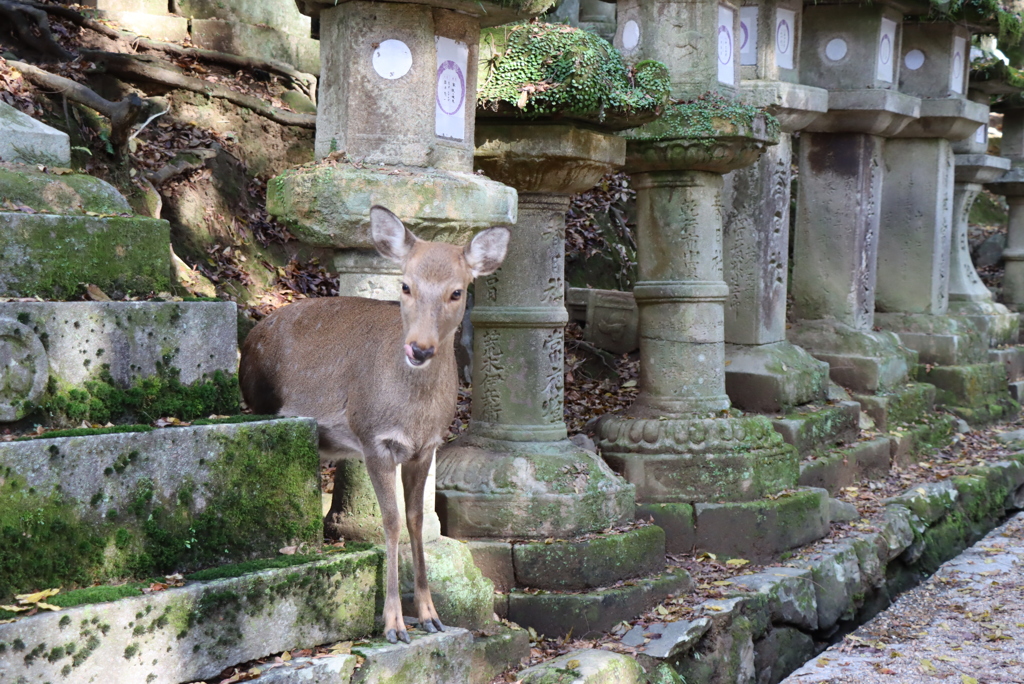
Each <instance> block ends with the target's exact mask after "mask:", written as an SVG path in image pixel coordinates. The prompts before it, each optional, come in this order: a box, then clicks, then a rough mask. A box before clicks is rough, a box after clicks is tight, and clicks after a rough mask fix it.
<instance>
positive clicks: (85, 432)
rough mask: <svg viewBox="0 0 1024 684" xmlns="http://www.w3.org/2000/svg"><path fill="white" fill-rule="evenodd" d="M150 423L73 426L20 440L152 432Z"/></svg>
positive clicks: (20, 439) (19, 439) (20, 438)
mask: <svg viewBox="0 0 1024 684" xmlns="http://www.w3.org/2000/svg"><path fill="white" fill-rule="evenodd" d="M152 431H153V428H152V427H150V426H149V425H115V426H114V427H102V428H73V429H71V430H52V431H50V432H44V433H43V434H41V435H28V436H27V437H19V438H18V441H22V440H26V439H56V438H57V437H91V436H94V435H112V434H117V433H120V432H152Z"/></svg>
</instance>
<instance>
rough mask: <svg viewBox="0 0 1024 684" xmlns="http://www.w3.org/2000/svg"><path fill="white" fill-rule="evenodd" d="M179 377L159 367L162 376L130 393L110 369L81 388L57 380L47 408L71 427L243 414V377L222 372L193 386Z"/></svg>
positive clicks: (139, 384) (147, 380) (137, 384)
mask: <svg viewBox="0 0 1024 684" xmlns="http://www.w3.org/2000/svg"><path fill="white" fill-rule="evenodd" d="M178 376H179V371H178V369H176V368H173V367H171V366H170V365H168V364H167V363H163V364H158V366H157V374H156V375H152V376H149V377H145V378H140V379H138V380H137V381H136V382H135V383H134V384H133V385H132V386H131V387H128V388H122V387H120V386H118V385H117V384H116V383H115V382H114V380H113V378H112V377H111V376H110V373H109V371H108V370H107V369H106V368H104V370H103V372H102V373H101V374H100V377H99V379H97V380H88V381H86V382H85V385H84V386H83V387H80V388H60V387H57V386H56V383H55V382H53V381H52V380H51V383H50V387H49V388H48V390H47V395H46V398H45V399H44V400H43V401H42V402H41V408H42V410H43V411H44V412H45V413H46V414H47V416H48V417H49V418H51V419H53V420H56V421H58V422H60V421H63V422H67V423H80V422H82V421H83V420H84V421H88V422H91V423H107V422H113V421H117V422H126V421H133V420H134V421H144V422H146V423H152V422H153V421H155V420H156V419H158V418H167V417H174V418H180V419H181V420H192V419H195V418H199V417H201V416H208V415H211V414H219V415H223V414H233V413H237V412H238V410H239V404H238V378H237V376H235V375H234V374H228V373H224V372H223V371H219V370H218V371H215V372H214V373H213V376H212V377H208V378H206V379H204V380H200V381H197V382H194V383H192V384H191V385H185V384H183V383H182V382H181V381H180V380H179V379H178Z"/></svg>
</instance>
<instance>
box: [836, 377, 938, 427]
mask: <svg viewBox="0 0 1024 684" xmlns="http://www.w3.org/2000/svg"><path fill="white" fill-rule="evenodd" d="M853 398H854V399H855V400H856V401H858V402H860V410H861V411H863V412H864V413H866V414H868V415H869V416H871V419H872V420H874V421H875V426H876V427H877V428H878V429H879V430H883V431H885V430H890V429H892V428H894V427H895V426H897V425H899V424H900V423H915V422H917V421H919V420H920V419H921V418H923V417H924V416H925V415H927V414H928V413H929V412H930V411H931V410H932V407H933V406H934V405H935V390H934V389H933V385H929V384H927V383H923V382H913V383H908V384H906V385H904V386H903V387H898V388H896V389H894V390H893V391H891V392H886V393H884V394H882V393H880V394H854V395H853Z"/></svg>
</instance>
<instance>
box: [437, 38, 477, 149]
mask: <svg viewBox="0 0 1024 684" xmlns="http://www.w3.org/2000/svg"><path fill="white" fill-rule="evenodd" d="M434 40H435V41H436V43H437V96H436V97H435V98H434V134H435V135H437V136H439V137H441V138H449V139H451V140H465V138H466V87H467V83H466V74H467V73H468V69H467V64H468V63H469V46H468V45H466V44H465V43H460V42H459V41H457V40H452V39H451V38H442V37H441V36H435V38H434Z"/></svg>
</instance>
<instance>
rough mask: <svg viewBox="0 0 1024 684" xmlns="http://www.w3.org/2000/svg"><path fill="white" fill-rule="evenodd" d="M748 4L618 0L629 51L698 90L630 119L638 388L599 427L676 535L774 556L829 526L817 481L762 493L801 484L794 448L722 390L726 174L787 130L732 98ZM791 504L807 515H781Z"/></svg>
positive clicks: (615, 460)
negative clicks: (628, 403)
mask: <svg viewBox="0 0 1024 684" xmlns="http://www.w3.org/2000/svg"><path fill="white" fill-rule="evenodd" d="M738 9H739V8H738V7H735V6H732V5H728V4H720V3H718V2H711V1H707V0H705V1H703V2H682V3H671V2H662V1H661V0H639V1H638V2H632V3H620V5H619V12H618V22H619V28H618V31H617V32H616V36H615V44H616V46H617V47H619V48H620V50H621V51H622V53H623V56H624V57H625V58H626V59H627V60H630V61H635V60H640V59H644V58H651V59H659V60H662V61H664V62H665V63H666V64H667V65H668V66H669V72H670V78H671V83H672V96H673V97H674V98H679V99H687V100H693V101H692V102H690V103H684V104H673V105H671V106H669V107H667V109H666V112H665V114H663V115H662V117H661V118H660V119H659V120H657V121H655V122H652V123H650V124H647V125H645V126H643V127H641V128H638V129H634V130H632V131H629V132H628V133H627V134H626V135H627V139H628V144H627V149H626V171H628V172H629V173H630V174H631V176H632V182H633V187H634V188H635V189H636V191H637V257H638V275H639V278H638V282H637V284H636V287H635V288H634V291H633V294H634V297H635V299H636V303H637V306H638V307H639V311H640V320H639V330H640V391H639V394H638V397H637V400H636V402H635V403H634V404H633V405H632V407H630V408H629V409H628V410H627V411H626V412H624V414H622V415H615V416H608V417H606V418H603V419H602V420H601V422H600V424H599V435H600V446H601V451H602V454H603V455H604V458H605V460H607V461H608V462H609V463H610V464H611V465H612V467H613V468H614V469H615V470H616V471H617V472H620V473H622V474H623V475H624V476H625V477H626V479H628V480H629V481H630V482H632V483H633V484H635V485H636V496H637V502H638V504H637V510H638V511H639V512H640V514H641V515H643V516H647V515H651V516H653V517H654V520H655V522H656V523H657V524H658V525H659V526H661V527H664V528H665V530H666V537H667V541H668V548H669V550H670V551H681V550H684V549H685V550H689V549H690V548H692V547H693V546H694V545H696V546H698V547H699V548H703V549H708V550H711V551H714V552H721V553H730V554H738V555H743V557H745V558H766V557H771V556H773V555H774V554H776V553H778V552H779V551H782V550H784V549H786V548H791V547H793V546H796V545H799V544H801V543H806V542H807V541H809V540H811V539H816V538H818V537H820V536H821V535H822V534H823V532H824V530H825V529H827V526H828V513H827V510H826V509H827V502H826V500H825V499H824V498H822V497H823V494H822V492H821V490H814V491H810V490H798V491H797V492H796V493H795V494H794V495H793V496H792V497H786V498H785V500H783V499H777V500H773V499H770V498H768V497H770V496H774V495H775V494H777V493H779V492H780V491H782V490H783V489H791V488H795V487H796V481H797V474H798V464H797V456H796V453H795V451H794V450H793V449H792V447H790V446H788V445H786V444H784V443H783V441H782V437H781V436H780V435H779V434H778V433H777V432H775V431H774V430H773V429H772V425H771V422H770V421H769V420H768V419H767V418H764V417H759V416H743V415H740V414H739V412H735V411H733V410H731V403H730V401H729V397H728V395H727V394H726V391H725V368H726V366H725V303H726V299H727V296H728V293H729V288H728V285H727V284H726V282H725V280H724V275H723V268H724V263H723V261H724V259H723V243H722V214H723V203H722V188H723V176H724V175H725V174H727V173H729V172H730V171H734V170H736V169H738V168H742V167H745V166H749V165H750V164H752V163H754V162H755V161H757V159H758V157H760V156H761V154H762V153H763V152H764V150H765V148H767V147H768V146H770V145H773V144H775V143H776V142H777V140H778V129H777V122H776V121H775V119H774V118H773V117H771V116H770V115H767V114H765V113H764V112H763V111H762V110H761V109H759V108H756V107H751V106H748V105H741V104H738V103H735V102H733V101H731V100H730V99H729V98H732V97H735V96H736V94H737V93H738V92H739V89H738V85H739V83H738V75H739V61H738V59H737V57H738V55H737V54H736V50H735V49H734V48H735V45H736V41H735V36H736V35H737V32H738V29H739V26H738V20H739V12H738ZM708 91H711V94H709V95H705V96H704V97H699V96H701V95H702V94H704V93H707V92H708ZM797 509H799V510H800V515H801V516H802V521H803V522H802V524H801V525H789V524H786V523H787V522H790V520H789V519H788V518H789V516H791V515H793V514H795V512H796V510H797ZM808 511H811V513H810V514H808Z"/></svg>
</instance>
